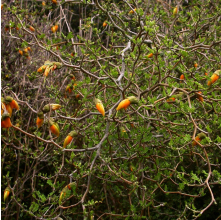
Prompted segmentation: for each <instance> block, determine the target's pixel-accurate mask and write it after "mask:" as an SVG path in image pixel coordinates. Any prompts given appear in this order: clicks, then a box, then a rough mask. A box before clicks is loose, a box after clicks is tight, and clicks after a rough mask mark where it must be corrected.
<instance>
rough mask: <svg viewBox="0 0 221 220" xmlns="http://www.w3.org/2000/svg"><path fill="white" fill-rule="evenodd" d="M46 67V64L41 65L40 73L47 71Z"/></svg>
mask: <svg viewBox="0 0 221 220" xmlns="http://www.w3.org/2000/svg"><path fill="white" fill-rule="evenodd" d="M45 69H46V66H45V65H43V66H41V67H39V68H38V70H37V72H38V73H42V72H43V71H45Z"/></svg>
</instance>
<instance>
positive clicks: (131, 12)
mask: <svg viewBox="0 0 221 220" xmlns="http://www.w3.org/2000/svg"><path fill="white" fill-rule="evenodd" d="M136 10H137V9H136V8H135V9H134V10H131V11H129V14H133V13H134V11H136Z"/></svg>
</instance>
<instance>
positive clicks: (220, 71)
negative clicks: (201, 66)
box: [207, 70, 221, 86]
mask: <svg viewBox="0 0 221 220" xmlns="http://www.w3.org/2000/svg"><path fill="white" fill-rule="evenodd" d="M220 73H221V70H216V72H214V73H213V75H212V76H211V78H210V80H209V81H208V83H207V85H208V86H211V85H212V84H213V83H214V82H216V80H218V79H219V75H220Z"/></svg>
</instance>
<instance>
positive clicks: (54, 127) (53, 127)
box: [49, 119, 60, 137]
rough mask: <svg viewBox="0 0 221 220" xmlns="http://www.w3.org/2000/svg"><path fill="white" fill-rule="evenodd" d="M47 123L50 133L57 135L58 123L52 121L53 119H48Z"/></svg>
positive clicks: (58, 131) (58, 133)
mask: <svg viewBox="0 0 221 220" xmlns="http://www.w3.org/2000/svg"><path fill="white" fill-rule="evenodd" d="M49 124H50V130H51V133H53V134H54V135H56V136H57V137H58V136H59V135H60V130H59V126H58V124H57V123H56V122H54V120H53V119H49Z"/></svg>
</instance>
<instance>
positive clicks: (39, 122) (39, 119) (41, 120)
mask: <svg viewBox="0 0 221 220" xmlns="http://www.w3.org/2000/svg"><path fill="white" fill-rule="evenodd" d="M43 123H44V114H43V112H39V113H38V117H37V121H36V125H37V127H38V128H40V127H41V126H42V124H43Z"/></svg>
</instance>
